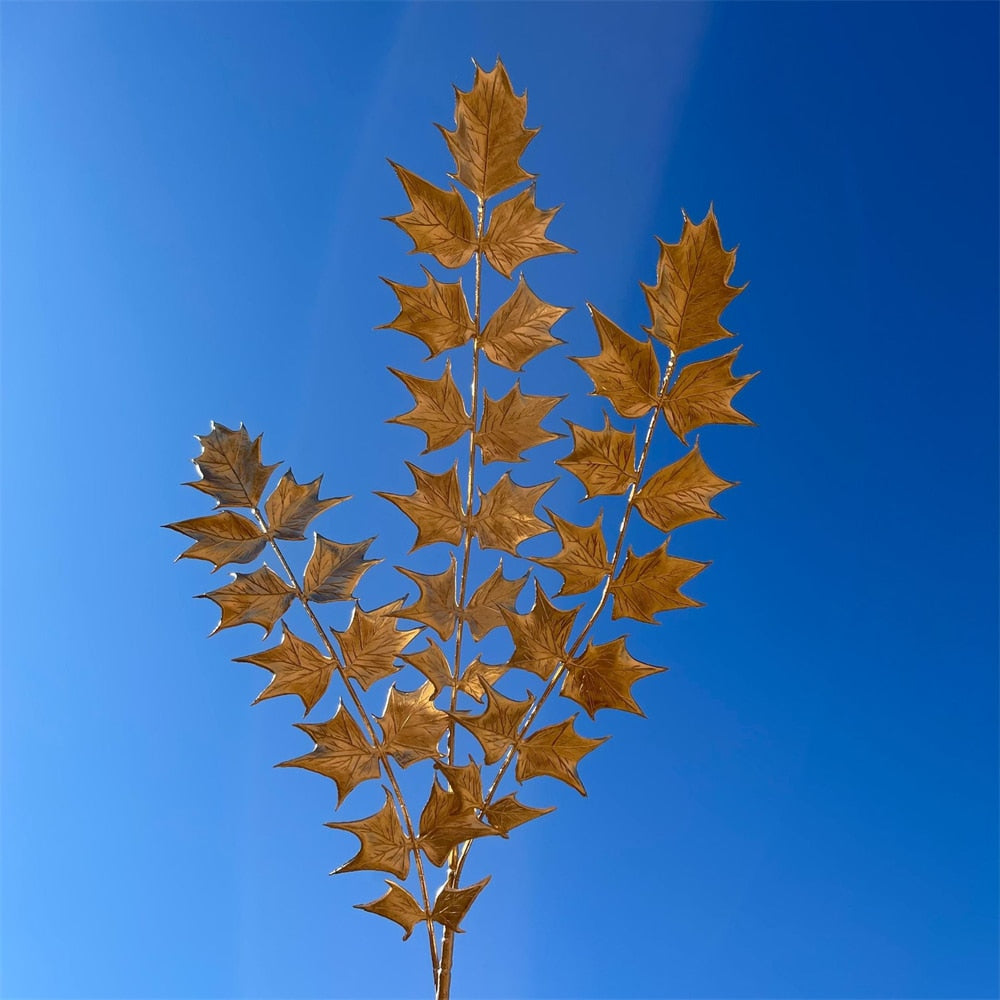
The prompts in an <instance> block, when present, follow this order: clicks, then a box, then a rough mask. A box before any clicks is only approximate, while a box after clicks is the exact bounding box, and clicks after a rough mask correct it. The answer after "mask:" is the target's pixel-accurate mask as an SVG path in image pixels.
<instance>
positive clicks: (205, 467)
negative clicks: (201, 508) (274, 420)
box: [184, 420, 281, 507]
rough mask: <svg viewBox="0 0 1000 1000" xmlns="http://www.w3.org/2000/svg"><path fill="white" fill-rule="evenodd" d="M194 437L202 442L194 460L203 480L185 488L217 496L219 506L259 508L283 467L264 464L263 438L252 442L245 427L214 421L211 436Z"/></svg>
mask: <svg viewBox="0 0 1000 1000" xmlns="http://www.w3.org/2000/svg"><path fill="white" fill-rule="evenodd" d="M195 437H196V438H198V440H199V441H200V442H201V454H200V455H199V456H198V457H197V458H196V459H194V464H195V468H197V470H198V471H199V472H200V473H201V479H196V480H195V481H194V482H193V483H185V484H184V485H185V486H193V487H194V488H195V489H196V490H201V492H202V493H207V494H208V495H209V496H211V497H214V498H215V501H216V504H215V505H216V506H217V507H256V506H257V504H258V503H260V497H261V494H262V493H263V492H264V487H265V486H266V485H267V481H268V479H270V478H271V473H272V472H274V470H275V469H276V468H277V467H278V466H279V465H280V464H281V463H280V462H275V463H274V465H263V464H261V461H260V435H258V436H257V437H256V438H254V440H253V441H251V440H250V434H249V432H248V431H247V429H246V428H245V427H244V426H243V424H240V426H239V430H235V431H234V430H230V428H228V427H226V426H225V425H224V424H217V423H216V422H215V421H214V420H213V421H212V430H211V432H210V433H208V434H206V435H204V436H202V435H200V434H196V435H195Z"/></svg>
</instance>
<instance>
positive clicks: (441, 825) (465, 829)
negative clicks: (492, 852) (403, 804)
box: [417, 778, 496, 868]
mask: <svg viewBox="0 0 1000 1000" xmlns="http://www.w3.org/2000/svg"><path fill="white" fill-rule="evenodd" d="M495 833H496V830H493V829H491V828H490V827H488V826H487V825H486V824H485V823H481V822H480V821H479V820H478V819H477V818H476V810H475V809H474V808H473V807H472V806H469V805H466V804H465V803H464V802H463V801H462V797H461V796H460V795H458V794H456V793H455V792H450V791H445V790H444V789H443V788H442V787H441V786H440V785H439V784H438V782H437V778H435V779H434V782H433V784H432V785H431V794H430V798H429V799H428V800H427V805H425V806H424V811H423V812H422V813H421V814H420V837H419V839H418V841H417V843H418V846H419V847H420V849H421V850H422V851H423V852H424V854H426V855H427V857H428V859H429V860H430V863H431V864H432V865H435V866H436V867H438V868H440V867H441V865H443V864H444V863H445V861H447V860H448V855H449V854H450V853H451V852H452V850H453V849H454V848H456V847H457V846H458V845H459V844H461V843H464V842H465V841H466V840H475V839H476V838H477V837H488V836H491V835H492V834H495Z"/></svg>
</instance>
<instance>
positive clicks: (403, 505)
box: [376, 461, 465, 552]
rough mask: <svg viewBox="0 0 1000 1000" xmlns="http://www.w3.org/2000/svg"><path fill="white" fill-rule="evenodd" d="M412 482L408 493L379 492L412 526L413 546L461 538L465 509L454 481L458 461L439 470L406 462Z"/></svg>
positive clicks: (455, 540)
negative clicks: (411, 488) (414, 529)
mask: <svg viewBox="0 0 1000 1000" xmlns="http://www.w3.org/2000/svg"><path fill="white" fill-rule="evenodd" d="M406 467H407V468H408V469H409V470H410V472H411V473H412V475H413V482H414V484H415V485H416V489H415V490H414V492H413V493H412V494H410V495H408V496H401V495H399V494H397V493H380V492H378V491H376V493H377V495H378V496H380V497H382V499H383V500H388V501H389V502H390V503H393V504H395V505H396V506H397V507H398V508H399V509H400V510H401V511H402V512H403V513H404V514H405V515H406V516H407V517H408V518H409V519H410V520H411V521H412V522H413V523H414V524H415V525H416V526H417V540H416V541H415V542H414V543H413V548H412V549H410V551H411V552H412V551H413V550H414V549H419V548H420V547H421V546H423V545H432V544H433V543H434V542H450V543H451V544H452V545H457V544H458V543H459V542H460V541H461V540H462V526H463V524H464V523H465V512H464V511H463V510H462V489H461V487H460V486H459V484H458V462H457V461H456V462H455V464H454V465H453V466H452V467H451V468H450V469H449V470H448V471H447V472H441V473H435V472H427V471H426V470H424V469H420V468H418V467H417V466H415V465H412V464H411V463H409V462H407V463H406Z"/></svg>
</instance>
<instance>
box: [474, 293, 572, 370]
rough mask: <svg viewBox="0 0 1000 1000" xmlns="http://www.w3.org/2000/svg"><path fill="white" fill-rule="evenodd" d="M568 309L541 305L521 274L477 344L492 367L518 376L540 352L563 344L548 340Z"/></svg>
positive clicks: (541, 302)
mask: <svg viewBox="0 0 1000 1000" xmlns="http://www.w3.org/2000/svg"><path fill="white" fill-rule="evenodd" d="M568 312H569V309H564V308H562V307H561V306H553V305H549V303H548V302H543V301H542V300H541V299H540V298H538V296H537V295H535V293H534V292H533V291H532V290H531V289H530V288H529V287H528V283H527V282H526V281H525V280H524V275H523V274H522V275H521V276H520V277H519V278H518V280H517V288H515V289H514V294H513V295H511V297H510V298H509V299H507V301H506V302H504V303H503V305H501V306H500V307H499V308H498V309H497V311H496V312H495V313H494V314H493V315H492V316H491V317H490V320H489V322H488V323H487V324H486V328H485V329H484V330H483V333H482V336H481V337H480V340H479V343H480V346H481V347H482V349H483V353H484V354H485V355H486V357H488V358H489V359H490V361H492V362H493V364H495V365H500V366H501V367H502V368H509V369H511V370H512V371H515V372H519V371H521V369H522V368H523V367H524V366H525V365H526V364H527V363H528V362H529V361H531V360H532V358H536V357H538V355H539V354H541V353H542V351H547V350H548V349H549V348H550V347H555V346H556V344H565V343H566V341H564V340H560V339H559V338H558V337H553V336H552V327H553V326H554V325H555V324H556V323H557V322H558V321H559V320H560V319H562V317H563V316H565V315H566V313H568Z"/></svg>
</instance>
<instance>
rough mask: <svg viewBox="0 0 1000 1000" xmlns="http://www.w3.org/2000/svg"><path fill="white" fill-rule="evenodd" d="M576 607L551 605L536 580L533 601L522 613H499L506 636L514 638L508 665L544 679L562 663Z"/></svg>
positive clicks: (574, 618)
mask: <svg viewBox="0 0 1000 1000" xmlns="http://www.w3.org/2000/svg"><path fill="white" fill-rule="evenodd" d="M579 610H580V609H579V607H576V608H571V609H570V610H569V611H560V610H559V609H558V608H556V607H553V605H552V604H551V603H550V602H549V599H548V598H547V597H546V596H545V591H544V590H542V585H541V584H540V583H539V582H538V581H537V580H536V581H535V603H534V605H532V608H531V610H530V611H529V612H528V613H527V614H526V615H519V614H515V613H514V612H510V611H504V612H503V617H504V621H505V622H506V623H507V628H508V629H509V630H510V637H511V639H512V640H513V641H514V655H513V656H512V657H511V658H510V664H509V666H511V667H519V668H520V669H521V670H530V671H531V672H532V673H533V674H538V676H539V677H541V678H542V680H547V679H548V677H549V675H550V674H551V673H552V671H553V670H555V668H556V667H557V666H559V664H560V663H562V662H563V658H564V657H565V655H566V644H567V643H568V642H569V634H570V631H571V630H572V628H573V622H574V621H575V620H576V613H577V611H579Z"/></svg>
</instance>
